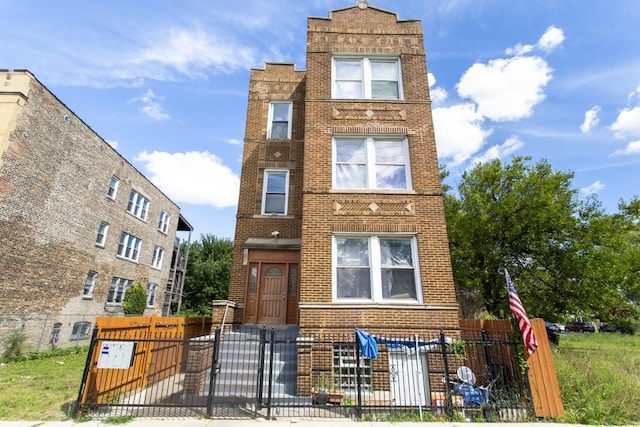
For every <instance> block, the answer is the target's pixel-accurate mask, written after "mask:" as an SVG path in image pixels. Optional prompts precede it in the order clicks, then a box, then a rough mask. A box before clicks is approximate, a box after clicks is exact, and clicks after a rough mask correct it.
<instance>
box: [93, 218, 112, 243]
mask: <svg viewBox="0 0 640 427" xmlns="http://www.w3.org/2000/svg"><path fill="white" fill-rule="evenodd" d="M108 230H109V224H107V223H106V222H104V221H103V222H101V223H100V225H99V226H98V235H97V236H96V246H100V247H103V248H104V243H105V241H106V240H107V231H108Z"/></svg>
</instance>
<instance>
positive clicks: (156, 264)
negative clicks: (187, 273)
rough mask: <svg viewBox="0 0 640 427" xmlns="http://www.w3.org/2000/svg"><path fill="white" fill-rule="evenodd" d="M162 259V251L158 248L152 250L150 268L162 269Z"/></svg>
mask: <svg viewBox="0 0 640 427" xmlns="http://www.w3.org/2000/svg"><path fill="white" fill-rule="evenodd" d="M162 258H164V249H163V248H161V247H160V246H156V247H154V248H153V257H152V259H151V267H153V268H157V269H158V270H160V269H161V268H162Z"/></svg>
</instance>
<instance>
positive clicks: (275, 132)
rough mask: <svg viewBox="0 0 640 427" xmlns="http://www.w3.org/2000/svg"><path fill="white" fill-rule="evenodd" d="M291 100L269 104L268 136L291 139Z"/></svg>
mask: <svg viewBox="0 0 640 427" xmlns="http://www.w3.org/2000/svg"><path fill="white" fill-rule="evenodd" d="M292 110H293V104H292V103H291V102H272V103H271V104H269V126H268V127H267V138H282V139H291V114H292Z"/></svg>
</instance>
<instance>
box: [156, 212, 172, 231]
mask: <svg viewBox="0 0 640 427" xmlns="http://www.w3.org/2000/svg"><path fill="white" fill-rule="evenodd" d="M169 219H171V216H170V215H169V214H168V213H167V212H165V211H162V212H160V221H158V230H160V231H162V232H163V233H164V234H167V231H168V230H169Z"/></svg>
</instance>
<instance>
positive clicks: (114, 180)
mask: <svg viewBox="0 0 640 427" xmlns="http://www.w3.org/2000/svg"><path fill="white" fill-rule="evenodd" d="M119 184H120V180H119V179H118V177H117V176H115V175H113V176H112V177H111V181H109V188H108V189H107V196H109V198H111V199H113V200H115V199H116V194H117V193H118V185H119Z"/></svg>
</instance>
